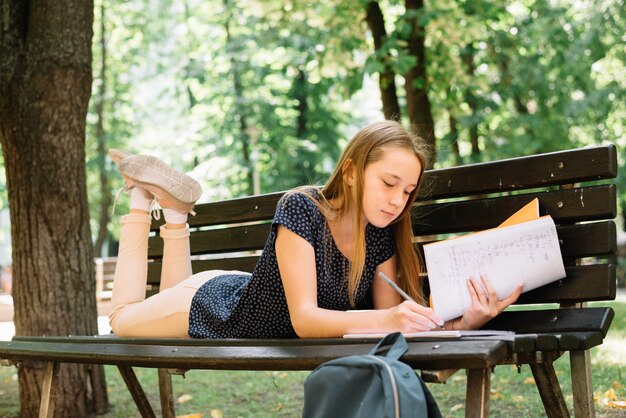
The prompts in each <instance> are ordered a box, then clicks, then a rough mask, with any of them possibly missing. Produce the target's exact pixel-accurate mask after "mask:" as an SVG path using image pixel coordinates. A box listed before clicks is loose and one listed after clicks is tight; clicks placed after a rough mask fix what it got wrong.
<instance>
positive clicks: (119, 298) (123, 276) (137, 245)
mask: <svg viewBox="0 0 626 418" xmlns="http://www.w3.org/2000/svg"><path fill="white" fill-rule="evenodd" d="M149 232H150V215H149V214H147V213H145V214H141V213H131V214H129V215H126V216H123V217H122V227H121V230H120V247H119V251H118V257H117V264H116V266H115V275H114V277H113V295H112V298H111V304H112V305H113V310H112V311H111V314H110V315H109V316H110V318H111V320H112V321H113V318H114V317H115V316H116V315H117V313H118V312H119V310H120V309H123V308H124V306H126V305H129V304H132V303H137V302H140V301H142V300H144V299H145V295H146V278H147V270H148V233H149Z"/></svg>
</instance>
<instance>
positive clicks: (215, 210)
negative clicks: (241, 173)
mask: <svg viewBox="0 0 626 418" xmlns="http://www.w3.org/2000/svg"><path fill="white" fill-rule="evenodd" d="M284 194H285V192H277V193H268V194H263V195H257V196H247V197H241V198H236V199H230V200H224V201H221V202H213V203H205V204H201V205H197V206H196V207H195V208H194V211H195V212H196V215H195V216H190V217H189V219H188V223H189V226H191V227H199V226H211V225H222V224H230V223H244V222H255V221H260V220H267V219H272V218H273V217H274V212H275V211H276V203H278V201H279V200H280V198H281V197H282V196H283V195H284ZM161 225H163V220H160V221H155V222H153V224H152V230H156V229H157V228H158V227H159V226H161Z"/></svg>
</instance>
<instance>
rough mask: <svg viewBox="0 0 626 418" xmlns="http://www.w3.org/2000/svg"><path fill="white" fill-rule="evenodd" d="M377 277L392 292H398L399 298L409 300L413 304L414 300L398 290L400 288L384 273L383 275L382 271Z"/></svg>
mask: <svg viewBox="0 0 626 418" xmlns="http://www.w3.org/2000/svg"><path fill="white" fill-rule="evenodd" d="M378 275H379V276H380V277H381V278H382V279H383V280H384V281H386V282H387V284H388V285H389V286H391V287H393V290H395V291H396V292H398V293H399V294H400V296H402V297H403V298H404V299H406V300H410V301H412V302H415V300H414V299H413V298H412V297H411V296H409V294H408V293H406V292H405V291H404V290H402V289H400V286H398V285H397V284H396V283H395V282H394V281H393V280H391V279H390V278H389V277H388V276H387V275H386V274H385V273H383V272H382V271H381V272H380V273H378Z"/></svg>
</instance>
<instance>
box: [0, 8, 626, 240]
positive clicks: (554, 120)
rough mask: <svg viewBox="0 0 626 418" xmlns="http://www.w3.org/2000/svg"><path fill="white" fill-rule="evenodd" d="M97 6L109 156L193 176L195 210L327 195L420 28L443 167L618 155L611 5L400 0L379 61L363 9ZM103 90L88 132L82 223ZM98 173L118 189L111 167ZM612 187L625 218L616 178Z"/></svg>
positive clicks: (618, 93)
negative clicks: (275, 195) (318, 188)
mask: <svg viewBox="0 0 626 418" xmlns="http://www.w3.org/2000/svg"><path fill="white" fill-rule="evenodd" d="M96 3H97V4H96V16H95V17H96V23H95V25H94V30H95V36H94V41H95V42H94V74H96V75H98V74H99V70H98V69H99V66H100V62H101V60H100V57H101V53H102V51H101V50H100V45H99V44H98V42H97V40H98V39H99V37H100V25H99V19H100V7H101V5H104V8H105V13H106V15H105V16H106V17H105V25H106V29H105V30H106V32H107V33H106V39H107V43H106V45H107V51H106V52H107V71H106V74H107V75H106V77H107V80H106V85H107V93H106V96H105V97H104V98H103V100H104V104H105V120H104V128H105V136H106V144H107V148H110V147H119V148H122V149H128V150H130V151H133V152H144V153H151V154H154V155H157V156H159V157H161V158H164V159H165V160H167V161H169V162H170V163H172V164H174V165H175V166H176V167H178V168H180V169H182V170H185V171H188V172H190V173H191V174H192V175H193V176H195V177H197V178H198V179H199V180H200V181H201V183H202V184H203V187H204V189H205V194H204V195H203V198H202V201H209V200H215V199H221V198H228V197H233V196H241V195H245V194H248V193H250V192H251V191H252V188H251V179H252V178H253V177H254V176H253V174H254V173H256V174H257V178H259V179H260V184H259V191H261V192H269V191H275V190H284V189H287V188H290V187H293V186H296V185H299V184H303V183H319V182H323V181H324V180H325V179H326V178H327V176H328V174H329V172H330V170H331V169H332V167H333V164H334V162H335V161H336V160H337V157H338V154H339V152H340V149H341V146H342V144H343V143H344V141H345V139H346V137H347V136H348V133H350V132H354V131H355V129H356V127H358V126H361V125H363V124H365V123H367V122H369V121H371V120H372V119H377V118H381V117H382V114H381V113H380V111H379V110H374V111H373V113H372V110H370V109H380V100H379V98H378V94H379V93H378V89H377V88H376V87H375V86H374V85H372V83H371V82H370V81H369V78H365V79H364V76H365V77H371V76H373V77H376V76H377V74H379V73H381V72H383V71H386V70H388V69H391V70H393V71H394V72H395V73H396V74H397V76H396V81H397V82H396V84H397V85H398V86H402V81H403V79H402V76H403V74H405V73H406V72H407V71H408V70H409V69H410V68H412V67H413V66H414V65H415V64H416V63H417V61H416V57H415V56H413V55H411V53H410V52H409V41H408V36H409V34H410V31H411V27H410V22H411V20H412V19H413V18H414V17H417V19H418V22H419V24H420V25H423V26H424V28H425V31H426V32H425V33H426V47H427V51H426V67H427V79H425V80H416V81H415V83H417V84H419V85H420V86H422V85H426V86H427V88H428V95H429V99H430V101H431V103H432V111H433V116H434V118H435V122H436V131H437V132H436V137H437V138H440V140H439V142H438V144H437V155H438V162H437V165H438V166H447V165H450V164H456V163H463V162H469V161H484V160H490V159H494V158H502V157H511V156H518V155H526V154H530V153H535V152H546V151H552V150H558V149H565V148H571V147H579V146H584V145H589V144H594V143H600V142H612V143H615V144H616V145H617V146H618V147H619V149H620V151H621V153H622V154H624V152H623V151H624V150H625V148H626V140H625V139H624V125H623V120H624V116H625V115H626V108H625V105H624V103H626V100H624V98H625V97H624V96H625V93H624V92H625V91H626V90H625V85H624V79H626V78H625V77H623V75H624V71H625V70H624V69H625V65H624V62H625V58H626V57H625V54H626V53H625V52H624V49H623V45H622V36H623V27H624V21H625V19H624V17H625V16H624V11H623V10H624V7H623V1H621V0H620V1H608V0H605V1H591V0H587V1H580V2H577V3H576V7H572V5H571V2H570V1H565V0H560V1H554V2H547V1H545V0H528V1H505V0H479V1H469V0H464V1H452V0H445V1H441V2H425V7H424V8H423V9H420V10H414V11H411V12H410V13H407V12H406V10H405V9H404V2H402V1H399V0H386V1H381V2H379V4H380V6H381V9H382V11H383V14H384V18H385V25H386V28H387V34H388V36H387V39H385V41H384V43H383V46H382V48H381V49H380V50H379V51H376V52H375V51H374V48H373V44H372V40H371V35H370V34H369V32H368V29H367V24H366V23H365V20H364V19H365V8H366V6H367V3H368V1H365V0H360V1H352V2H346V1H339V0H330V1H326V2H317V3H311V2H309V1H305V0H291V1H286V2H285V1H278V0H266V1H259V0H209V1H201V0H186V1H184V2H175V1H172V0H144V1H140V0H134V1H123V2H122V1H116V0H99V1H98V2H96ZM620 75H621V76H620ZM364 80H365V82H366V83H365V84H364ZM100 83H101V80H99V79H98V78H96V79H95V80H94V95H93V102H92V106H91V108H90V114H89V119H88V122H89V127H88V137H87V152H88V153H87V155H88V161H87V163H88V172H89V191H90V201H91V204H92V219H96V216H97V213H98V211H99V209H97V208H98V202H99V200H100V199H101V196H99V191H98V190H99V189H98V186H97V185H98V182H99V180H98V178H99V173H98V166H97V164H96V152H95V151H96V148H95V146H96V142H95V120H96V119H95V105H96V103H97V101H98V100H99V97H98V88H99V86H100ZM423 83H425V84H423ZM364 86H368V87H367V88H366V89H365V90H364V88H365V87H364ZM398 94H399V99H400V102H401V105H402V106H406V103H405V100H406V99H405V97H404V94H403V89H399V90H398ZM357 97H358V98H357ZM363 97H365V98H366V100H365V101H364V100H363ZM451 123H454V124H455V126H454V127H455V128H456V129H455V130H453V129H452V128H453V126H452V125H451ZM474 135H475V137H474ZM472 141H475V143H474V144H473V145H472ZM457 149H458V151H457ZM624 164H625V162H624V161H623V160H622V159H621V157H620V165H621V167H622V168H624ZM106 170H107V173H106V174H107V176H108V177H109V178H110V179H111V181H112V187H113V188H114V189H115V188H119V187H121V186H122V183H121V179H120V178H119V175H118V174H117V173H116V172H115V170H114V167H112V165H111V164H108V165H107V166H106ZM618 181H619V184H620V185H621V187H620V189H619V190H620V201H621V202H622V203H621V204H622V206H623V205H624V204H626V197H624V196H626V194H625V191H626V187H624V186H626V170H624V169H622V170H621V173H620V179H619V180H618ZM2 193H3V192H2V189H0V202H2ZM0 204H1V203H0ZM121 204H122V207H121V209H120V212H123V211H124V207H123V206H124V204H125V199H122V200H121ZM95 227H96V223H95V222H94V230H95Z"/></svg>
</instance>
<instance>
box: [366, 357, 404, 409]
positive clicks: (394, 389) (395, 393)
mask: <svg viewBox="0 0 626 418" xmlns="http://www.w3.org/2000/svg"><path fill="white" fill-rule="evenodd" d="M367 357H371V358H373V359H374V360H376V361H377V362H379V363H381V364H382V365H383V366H385V370H387V374H389V380H391V391H392V392H393V402H394V405H395V413H396V418H400V401H399V399H398V386H397V385H396V377H395V376H394V375H393V370H391V367H390V366H389V365H388V364H387V363H385V362H384V361H383V360H381V359H379V358H378V357H376V356H374V355H371V354H369V355H367Z"/></svg>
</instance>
